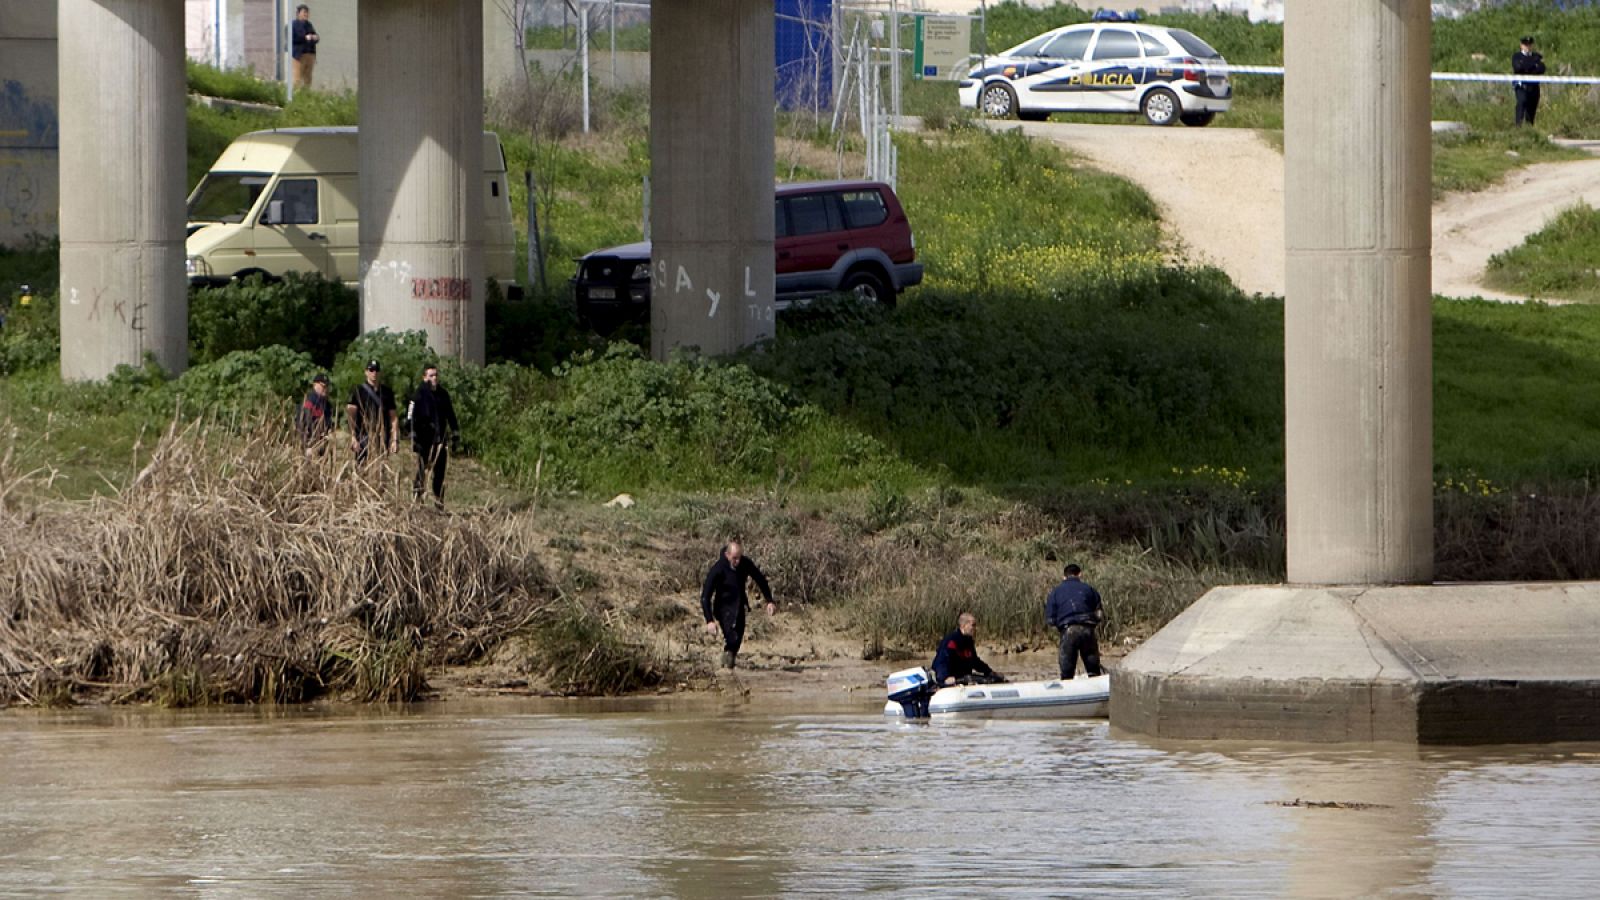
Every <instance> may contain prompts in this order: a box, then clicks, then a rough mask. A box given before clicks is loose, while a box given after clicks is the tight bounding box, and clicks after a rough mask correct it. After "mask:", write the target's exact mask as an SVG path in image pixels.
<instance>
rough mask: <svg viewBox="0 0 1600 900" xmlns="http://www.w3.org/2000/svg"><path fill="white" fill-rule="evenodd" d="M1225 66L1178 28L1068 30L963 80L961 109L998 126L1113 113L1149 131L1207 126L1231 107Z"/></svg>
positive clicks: (1123, 25) (1122, 25)
mask: <svg viewBox="0 0 1600 900" xmlns="http://www.w3.org/2000/svg"><path fill="white" fill-rule="evenodd" d="M1226 66H1227V62H1226V61H1225V60H1223V58H1222V54H1220V53H1218V52H1217V51H1216V50H1214V49H1212V48H1211V45H1209V44H1207V43H1206V42H1205V41H1203V40H1201V39H1200V38H1198V37H1196V36H1195V35H1193V34H1191V33H1190V32H1187V31H1184V30H1183V29H1181V28H1163V27H1160V26H1155V25H1138V24H1133V23H1129V22H1116V23H1111V22H1103V23H1089V24H1084V25H1068V26H1066V27H1065V28H1057V29H1055V30H1053V31H1047V32H1045V33H1044V34H1041V35H1039V36H1038V37H1036V38H1033V39H1032V40H1030V41H1026V42H1024V43H1022V44H1018V45H1017V46H1015V47H1012V48H1011V49H1010V50H1007V51H1006V52H1004V53H1002V54H1000V55H999V56H998V57H994V56H991V57H988V59H987V60H986V61H985V62H984V64H983V65H981V66H979V67H977V68H975V69H973V70H972V71H971V72H970V73H968V74H967V77H966V78H965V79H964V80H962V82H961V87H960V93H961V105H962V106H964V107H966V108H968V109H982V110H983V112H984V114H985V115H987V116H989V117H991V118H996V119H1005V118H1010V117H1012V116H1016V117H1017V118H1019V119H1033V120H1038V119H1044V118H1046V117H1048V116H1049V115H1050V114H1051V113H1053V112H1116V113H1141V114H1143V115H1144V117H1145V120H1146V121H1148V122H1149V123H1150V124H1152V125H1171V124H1173V123H1174V122H1182V123H1183V124H1185V125H1196V126H1198V125H1209V124H1211V120H1212V119H1213V118H1215V117H1216V115H1217V113H1219V112H1227V111H1228V105H1229V103H1230V102H1231V100H1232V99H1233V87H1232V85H1231V84H1229V82H1228V73H1227V69H1226Z"/></svg>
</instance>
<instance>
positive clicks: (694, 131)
mask: <svg viewBox="0 0 1600 900" xmlns="http://www.w3.org/2000/svg"><path fill="white" fill-rule="evenodd" d="M773 15H774V8H773V0H656V2H655V3H654V4H653V6H652V9H651V21H650V29H651V32H650V34H651V36H650V44H651V46H652V47H654V48H656V49H655V52H654V53H653V54H652V55H651V58H650V167H651V172H652V178H651V180H652V187H651V194H652V196H651V204H650V209H651V216H652V218H651V237H652V239H653V249H652V254H651V264H652V266H653V267H654V271H653V273H652V280H651V299H650V347H651V353H652V354H653V355H654V356H655V358H656V359H665V358H666V357H667V356H668V355H669V354H670V353H671V352H672V351H673V350H674V349H676V348H679V347H698V348H699V349H700V351H701V352H703V353H707V354H723V353H728V352H731V351H734V350H737V349H739V348H741V347H746V346H749V345H751V344H754V343H756V342H757V341H760V340H762V339H764V338H768V337H771V336H772V333H773V327H774V322H773V315H774V313H773V306H772V301H773V290H774V282H773V278H774V275H773V269H774V260H773V256H772V254H773V248H772V240H773V207H772V203H773V165H774V153H773V142H772V134H773V123H774V119H773V101H772V97H773V90H774V87H773V78H774V66H775V51H774V47H773V42H772V20H773Z"/></svg>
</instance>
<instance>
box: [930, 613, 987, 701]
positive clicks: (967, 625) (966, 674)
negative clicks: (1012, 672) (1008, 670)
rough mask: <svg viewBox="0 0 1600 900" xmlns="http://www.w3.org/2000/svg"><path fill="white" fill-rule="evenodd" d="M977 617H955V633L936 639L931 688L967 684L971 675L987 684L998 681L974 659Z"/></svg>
mask: <svg viewBox="0 0 1600 900" xmlns="http://www.w3.org/2000/svg"><path fill="white" fill-rule="evenodd" d="M977 634H978V617H977V616H975V615H973V614H972V613H969V612H963V613H962V614H961V615H959V616H956V629H955V630H954V631H952V632H950V633H949V634H947V635H945V636H944V637H943V638H940V639H939V649H938V650H937V651H936V652H935V653H934V654H933V681H934V684H955V683H956V682H958V681H971V680H972V679H973V676H974V673H976V674H977V675H980V676H982V677H983V678H984V679H987V680H988V681H1001V680H1003V679H1001V678H1000V676H999V675H996V674H995V673H994V670H993V669H991V668H989V664H988V663H986V662H984V661H983V660H982V659H979V658H978V639H977Z"/></svg>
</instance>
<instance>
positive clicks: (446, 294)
mask: <svg viewBox="0 0 1600 900" xmlns="http://www.w3.org/2000/svg"><path fill="white" fill-rule="evenodd" d="M411 297H412V299H414V300H453V301H466V300H471V299H472V281H471V280H470V279H467V278H413V279H411Z"/></svg>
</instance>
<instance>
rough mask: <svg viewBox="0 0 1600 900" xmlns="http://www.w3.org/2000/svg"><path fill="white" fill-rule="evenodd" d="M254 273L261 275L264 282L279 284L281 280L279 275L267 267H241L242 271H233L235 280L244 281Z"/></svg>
mask: <svg viewBox="0 0 1600 900" xmlns="http://www.w3.org/2000/svg"><path fill="white" fill-rule="evenodd" d="M253 275H260V276H261V283H262V284H277V283H278V281H279V280H280V279H278V278H277V276H275V275H273V274H272V273H270V272H268V271H267V270H265V269H241V270H240V271H238V272H235V273H233V280H234V281H244V280H245V279H246V278H249V277H251V276H253Z"/></svg>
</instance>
